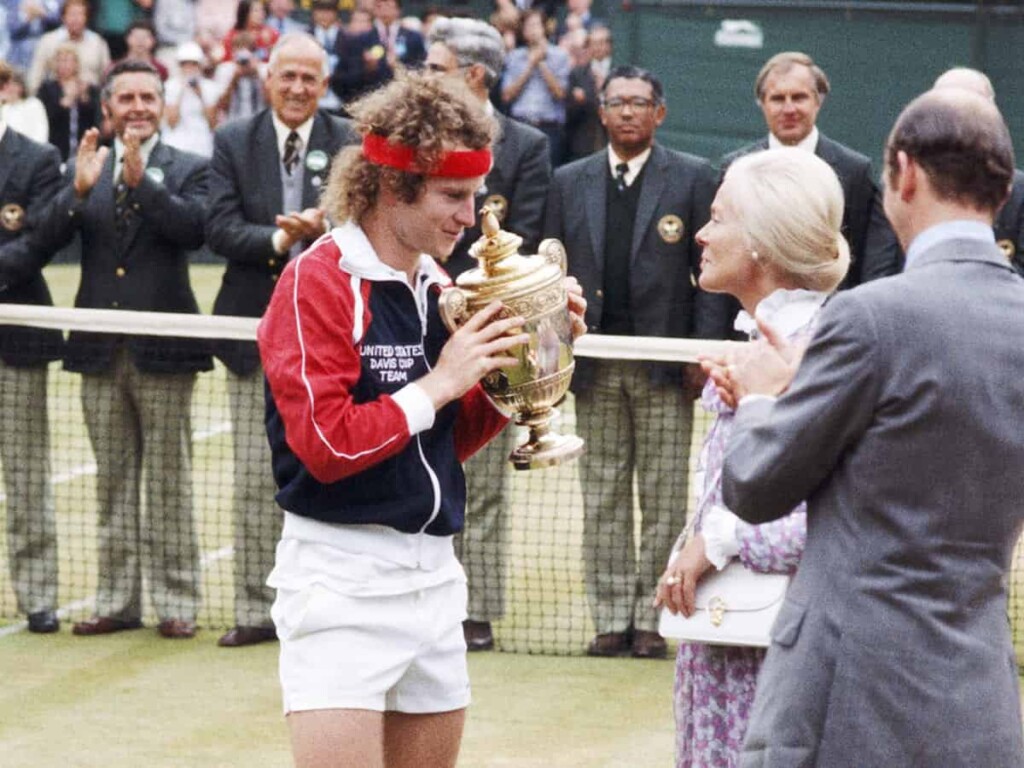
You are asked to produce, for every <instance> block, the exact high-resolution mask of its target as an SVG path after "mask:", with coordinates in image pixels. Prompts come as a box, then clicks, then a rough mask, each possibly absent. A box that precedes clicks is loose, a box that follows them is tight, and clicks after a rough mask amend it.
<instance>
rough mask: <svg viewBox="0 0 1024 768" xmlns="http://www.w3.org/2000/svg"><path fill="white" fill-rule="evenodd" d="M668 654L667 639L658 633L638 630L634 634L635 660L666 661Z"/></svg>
mask: <svg viewBox="0 0 1024 768" xmlns="http://www.w3.org/2000/svg"><path fill="white" fill-rule="evenodd" d="M666 653H668V647H667V646H666V645H665V639H664V638H663V637H662V636H661V635H659V634H658V633H657V632H649V631H647V630H644V629H638V630H636V632H635V633H634V634H633V658H634V659H664V658H665V655H666Z"/></svg>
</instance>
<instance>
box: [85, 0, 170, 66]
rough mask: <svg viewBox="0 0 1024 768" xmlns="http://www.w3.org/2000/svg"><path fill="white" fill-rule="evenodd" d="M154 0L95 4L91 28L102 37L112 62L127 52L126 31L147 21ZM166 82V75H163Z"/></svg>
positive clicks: (107, 1)
mask: <svg viewBox="0 0 1024 768" xmlns="http://www.w3.org/2000/svg"><path fill="white" fill-rule="evenodd" d="M153 2H154V0H100V2H98V3H96V4H95V13H94V14H93V28H94V29H95V30H96V31H97V32H99V33H100V35H102V37H103V39H104V40H106V41H107V46H108V47H109V48H110V57H111V58H112V59H113V60H114V61H119V60H121V59H122V58H124V56H125V54H126V53H127V52H128V40H127V37H128V30H129V29H130V28H131V25H132V23H133V22H136V21H142V20H144V19H145V20H148V19H149V17H150V14H151V12H152V10H153ZM164 79H165V80H166V79H167V78H166V75H164Z"/></svg>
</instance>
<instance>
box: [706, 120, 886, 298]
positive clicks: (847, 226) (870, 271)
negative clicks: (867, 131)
mask: <svg viewBox="0 0 1024 768" xmlns="http://www.w3.org/2000/svg"><path fill="white" fill-rule="evenodd" d="M764 149H768V137H765V138H763V139H761V140H760V141H758V142H755V143H753V144H750V145H748V146H746V147H742V148H741V149H738V150H736V151H735V152H732V153H730V154H728V155H726V156H725V157H723V158H722V163H721V165H722V175H723V176H724V175H725V171H726V170H727V169H728V167H729V165H730V164H731V163H732V162H733V161H734V160H736V159H737V158H739V157H742V156H743V155H747V154H750V153H751V152H759V151H761V150H764ZM814 154H816V155H817V156H818V157H820V158H821V159H822V160H824V161H825V162H826V163H828V164H829V165H830V166H831V167H832V170H833V171H835V172H836V176H838V177H839V183H840V184H841V185H842V187H843V197H844V199H845V205H844V207H843V229H842V231H843V235H844V236H845V237H846V241H847V242H848V243H849V244H850V271H849V272H847V274H846V277H845V278H844V279H843V282H842V283H840V285H839V287H840V288H853V287H854V286H857V285H860V284H861V283H866V282H868V281H870V280H874V279H876V278H879V277H888V276H889V275H895V274H897V273H898V272H900V271H901V270H902V269H903V251H902V250H901V249H900V244H899V241H898V240H897V239H896V234H895V233H894V232H893V231H892V227H891V226H890V225H889V220H888V219H887V218H886V216H885V211H884V210H883V209H882V195H881V192H880V191H879V189H878V185H877V184H875V178H874V176H873V174H872V173H871V160H870V159H869V158H868V157H867V156H865V155H862V154H860V153H859V152H854V151H853V150H852V149H850V148H849V147H846V146H844V145H842V144H840V143H839V142H838V141H833V140H832V139H830V138H828V137H827V136H825V134H823V133H820V132H819V134H818V146H817V147H816V148H815V150H814Z"/></svg>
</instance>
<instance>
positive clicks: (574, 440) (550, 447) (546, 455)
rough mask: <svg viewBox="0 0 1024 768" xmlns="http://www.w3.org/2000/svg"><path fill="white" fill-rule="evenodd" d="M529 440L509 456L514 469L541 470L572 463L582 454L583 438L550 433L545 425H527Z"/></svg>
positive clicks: (549, 429)
mask: <svg viewBox="0 0 1024 768" xmlns="http://www.w3.org/2000/svg"><path fill="white" fill-rule="evenodd" d="M526 426H529V427H530V438H529V439H528V440H527V441H526V442H525V443H523V444H522V445H520V446H519V447H517V448H516V449H515V450H514V451H512V453H510V454H509V457H508V460H509V461H511V462H512V466H513V467H515V468H516V469H542V468H543V467H554V466H557V465H558V464H563V463H565V462H567V461H572V460H573V459H575V458H578V457H579V456H581V455H582V454H583V438H581V437H577V436H576V435H560V434H558V433H557V432H552V431H551V427H549V426H548V425H547V423H546V419H545V423H543V424H527V425H526Z"/></svg>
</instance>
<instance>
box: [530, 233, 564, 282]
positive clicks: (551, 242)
mask: <svg viewBox="0 0 1024 768" xmlns="http://www.w3.org/2000/svg"><path fill="white" fill-rule="evenodd" d="M537 253H538V255H539V256H540V257H541V258H542V259H544V261H546V262H547V263H548V264H554V265H556V266H557V267H558V268H559V269H560V270H562V274H563V275H564V274H565V273H566V269H567V264H568V256H567V254H566V252H565V246H564V245H562V241H561V240H559V239H557V238H554V237H549V238H548V239H547V240H542V241H541V244H540V247H539V248H538V249H537Z"/></svg>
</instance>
